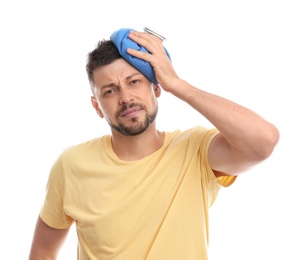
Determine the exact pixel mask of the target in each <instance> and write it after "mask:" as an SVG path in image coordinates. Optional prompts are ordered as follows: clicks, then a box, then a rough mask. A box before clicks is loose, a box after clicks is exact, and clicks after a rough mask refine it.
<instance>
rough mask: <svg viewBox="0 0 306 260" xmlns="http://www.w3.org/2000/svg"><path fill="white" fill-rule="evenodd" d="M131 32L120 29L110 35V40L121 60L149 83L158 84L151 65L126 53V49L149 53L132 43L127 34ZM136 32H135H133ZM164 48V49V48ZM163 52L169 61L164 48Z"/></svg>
mask: <svg viewBox="0 0 306 260" xmlns="http://www.w3.org/2000/svg"><path fill="white" fill-rule="evenodd" d="M131 30H133V29H131V28H121V29H119V30H117V31H115V32H113V33H112V35H111V37H110V39H111V41H112V42H113V43H114V44H115V46H116V47H117V49H118V51H119V53H120V55H121V56H122V58H124V59H125V60H126V61H127V62H128V63H130V64H131V65H132V66H133V67H135V68H136V69H137V70H139V71H140V72H141V73H142V74H143V75H145V76H146V77H147V78H148V79H149V80H150V81H151V82H153V83H154V84H158V82H157V80H156V77H155V73H154V71H153V68H152V67H151V64H150V63H149V62H147V61H145V60H142V59H139V58H136V57H134V56H132V55H130V54H128V53H127V52H126V49H128V48H131V49H134V50H137V51H142V52H146V53H150V52H149V51H148V50H147V49H146V48H144V47H143V46H141V45H139V44H138V43H136V42H134V41H132V40H131V39H130V38H129V37H128V35H129V32H130V31H131ZM133 31H136V30H133ZM164 48H165V47H164ZM165 51H166V53H167V55H168V57H169V59H170V60H171V57H170V55H169V53H168V51H167V49H166V48H165Z"/></svg>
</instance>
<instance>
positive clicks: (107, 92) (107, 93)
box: [104, 89, 115, 96]
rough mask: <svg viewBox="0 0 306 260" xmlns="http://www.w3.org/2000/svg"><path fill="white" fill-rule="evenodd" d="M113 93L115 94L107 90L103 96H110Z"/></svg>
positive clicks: (111, 90)
mask: <svg viewBox="0 0 306 260" xmlns="http://www.w3.org/2000/svg"><path fill="white" fill-rule="evenodd" d="M114 92H115V91H114V90H113V89H109V90H107V91H105V92H104V96H106V95H110V94H112V93H114Z"/></svg>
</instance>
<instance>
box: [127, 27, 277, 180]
mask: <svg viewBox="0 0 306 260" xmlns="http://www.w3.org/2000/svg"><path fill="white" fill-rule="evenodd" d="M129 37H130V38H131V39H132V40H133V41H135V42H137V43H138V44H140V45H142V46H144V47H145V48H146V49H147V50H148V51H149V53H144V52H139V51H136V50H131V49H128V50H127V51H128V53H129V54H131V55H133V56H135V57H137V58H140V59H143V60H146V61H148V62H150V64H151V66H152V68H153V70H154V72H155V76H156V79H157V81H158V83H159V84H160V85H161V87H162V88H163V89H164V90H165V91H167V92H170V93H171V94H173V95H175V96H176V97H178V98H179V99H181V100H183V101H185V102H187V103H188V104H189V105H190V106H192V107H193V108H194V109H195V110H197V111H198V112H199V113H201V114H202V115H203V116H204V117H205V118H206V119H207V120H209V121H210V122H211V123H212V124H213V125H214V126H215V127H216V128H217V129H218V130H219V131H220V134H218V135H217V136H216V137H215V138H214V139H213V141H212V143H211V145H210V148H209V161H210V165H211V167H212V169H213V170H214V171H215V172H216V173H218V174H219V175H220V174H221V175H222V174H225V175H237V174H239V173H242V172H244V171H246V170H248V169H250V168H251V167H252V166H254V165H256V164H258V163H260V162H262V161H263V160H265V159H267V158H268V157H269V156H270V154H271V153H272V151H273V149H274V147H275V146H276V144H277V142H278V140H279V132H278V129H277V128H276V127H275V126H274V125H273V124H271V123H269V122H268V121H266V120H265V119H263V118H262V117H261V116H259V115H258V114H256V113H255V112H253V111H251V110H249V109H247V108H246V107H243V106H241V105H239V104H236V103H235V102H232V101H230V100H227V99H225V98H222V97H220V96H217V95H214V94H211V93H208V92H206V91H203V90H201V89H198V88H196V87H194V86H192V85H190V84H189V83H188V82H186V81H184V80H182V79H180V78H179V77H178V75H177V74H176V72H175V70H174V68H173V66H172V63H171V61H170V60H169V58H168V56H167V55H166V53H165V50H164V47H163V45H162V42H161V40H160V39H158V38H157V37H155V36H153V35H150V34H148V33H140V32H131V33H130V35H129ZM186 51H188V50H186Z"/></svg>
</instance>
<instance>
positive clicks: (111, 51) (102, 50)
mask: <svg viewBox="0 0 306 260" xmlns="http://www.w3.org/2000/svg"><path fill="white" fill-rule="evenodd" d="M120 58H122V57H121V56H120V54H119V51H118V49H117V47H116V46H115V45H114V43H113V42H112V41H111V40H102V41H99V42H98V44H97V47H96V48H95V49H94V50H93V51H91V52H89V53H88V59H87V64H86V71H87V76H88V80H89V83H90V85H91V87H93V86H94V80H93V72H94V71H95V70H96V69H98V68H100V67H101V66H104V65H108V64H110V63H112V62H113V61H114V60H117V59H120Z"/></svg>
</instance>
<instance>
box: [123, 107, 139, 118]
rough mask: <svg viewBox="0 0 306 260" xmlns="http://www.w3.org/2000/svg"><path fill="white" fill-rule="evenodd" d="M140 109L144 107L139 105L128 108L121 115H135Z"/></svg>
mask: <svg viewBox="0 0 306 260" xmlns="http://www.w3.org/2000/svg"><path fill="white" fill-rule="evenodd" d="M140 110H142V108H141V107H138V106H137V107H132V108H129V109H126V110H124V111H123V112H122V113H121V114H120V117H125V116H129V117H130V116H135V115H136V114H137V113H138V112H139V111H140Z"/></svg>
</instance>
